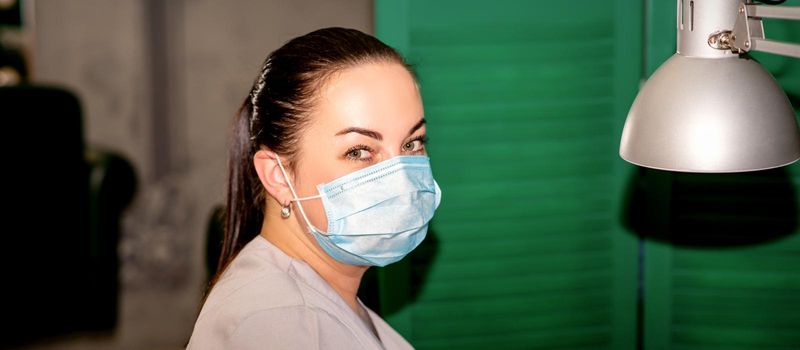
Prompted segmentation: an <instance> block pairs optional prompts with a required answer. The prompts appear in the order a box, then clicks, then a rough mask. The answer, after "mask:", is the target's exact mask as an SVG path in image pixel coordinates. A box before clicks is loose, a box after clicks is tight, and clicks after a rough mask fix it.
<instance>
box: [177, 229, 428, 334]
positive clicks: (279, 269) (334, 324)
mask: <svg viewBox="0 0 800 350" xmlns="http://www.w3.org/2000/svg"><path fill="white" fill-rule="evenodd" d="M365 309H367V312H368V313H369V316H370V318H371V319H372V323H373V324H374V325H375V329H376V331H377V332H378V336H379V337H380V339H378V338H377V337H375V335H374V333H373V332H372V331H371V330H370V329H369V327H368V326H367V325H366V324H365V323H364V321H362V320H361V319H360V318H359V317H358V316H357V315H356V313H355V311H353V309H351V308H350V307H349V306H348V305H347V303H345V301H344V300H343V299H342V298H341V297H340V296H339V294H337V293H336V291H335V290H334V289H333V288H331V286H330V285H328V283H327V282H325V280H323V279H322V277H320V276H319V275H318V274H317V273H316V271H314V270H313V269H312V268H311V267H310V266H308V264H306V263H305V262H302V261H300V260H296V259H293V258H291V257H289V256H288V255H286V254H285V253H284V252H283V251H282V250H280V249H278V248H277V247H275V246H274V245H272V243H270V242H269V241H267V240H266V239H264V238H263V237H261V236H257V237H256V238H255V239H253V240H252V241H250V243H248V244H247V245H246V246H245V247H244V248H243V249H242V251H241V252H240V253H239V255H238V256H237V257H236V258H235V259H234V260H233V262H232V263H231V265H230V266H229V267H228V269H227V270H226V271H225V272H224V273H223V274H222V276H221V277H220V279H219V281H218V282H217V284H216V285H215V286H214V288H213V289H212V290H211V293H210V294H209V296H208V299H207V300H206V302H205V304H204V305H203V309H202V310H201V311H200V316H199V317H198V318H197V322H196V323H195V325H194V331H193V332H192V337H191V339H190V340H189V345H188V347H187V349H191V350H200V349H237V350H248V349H386V350H392V349H413V348H412V347H411V345H410V344H408V342H406V341H405V339H403V337H402V336H401V335H400V334H398V333H397V332H395V330H394V329H392V328H391V327H390V326H389V325H388V324H387V323H386V322H384V321H383V320H382V319H381V318H380V317H379V316H378V315H377V314H375V313H374V312H372V310H370V309H368V308H366V307H365Z"/></svg>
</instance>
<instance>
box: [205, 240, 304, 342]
mask: <svg viewBox="0 0 800 350" xmlns="http://www.w3.org/2000/svg"><path fill="white" fill-rule="evenodd" d="M262 248H263V247H259V246H257V245H254V244H248V245H247V246H246V247H245V248H244V249H243V250H242V251H241V252H240V253H239V255H238V256H237V257H236V258H235V259H234V260H233V262H232V263H231V265H230V266H228V268H227V269H226V271H225V273H223V275H222V276H221V277H220V279H219V281H217V283H216V285H215V286H214V288H213V289H212V290H211V292H210V293H209V295H208V298H207V299H206V301H205V304H204V305H203V308H202V310H201V311H200V315H199V316H198V318H197V322H196V323H195V327H194V331H193V332H192V339H191V342H190V345H191V344H192V343H198V342H199V343H202V344H212V343H217V344H219V342H221V341H224V340H225V339H228V338H229V337H230V336H231V335H232V334H233V333H235V332H236V329H237V328H238V327H240V326H241V325H248V324H252V323H253V322H259V321H262V322H266V320H265V319H264V318H265V317H269V316H270V315H274V316H275V317H277V318H280V317H285V316H286V315H287V314H295V315H300V316H304V317H308V316H310V315H312V314H311V313H309V312H307V310H306V309H308V307H307V306H306V302H305V300H304V297H303V294H304V293H303V291H302V290H301V288H300V286H298V283H297V281H296V280H295V278H294V277H293V276H292V275H291V274H290V273H289V272H288V271H286V269H285V268H284V267H283V266H281V262H280V261H276V260H275V259H274V257H272V256H271V255H270V252H269V251H264V250H263V249H262ZM200 339H203V340H202V341H200ZM204 346H205V345H204ZM212 347H213V346H212Z"/></svg>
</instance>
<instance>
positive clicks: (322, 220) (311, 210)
mask: <svg viewBox="0 0 800 350" xmlns="http://www.w3.org/2000/svg"><path fill="white" fill-rule="evenodd" d="M301 204H302V205H303V210H305V212H306V215H307V216H308V220H309V221H311V224H312V225H314V227H316V228H318V229H320V230H322V231H323V232H328V219H327V218H326V216H325V208H324V207H323V205H322V200H319V199H311V200H307V201H303V202H301ZM295 214H297V215H295V218H296V219H297V220H298V222H299V223H300V227H306V222H305V220H303V217H302V214H300V210H299V209H296V210H295Z"/></svg>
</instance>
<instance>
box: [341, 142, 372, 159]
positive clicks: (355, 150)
mask: <svg viewBox="0 0 800 350" xmlns="http://www.w3.org/2000/svg"><path fill="white" fill-rule="evenodd" d="M344 157H345V158H347V159H348V160H355V161H370V160H372V149H371V148H369V147H368V146H365V145H358V146H354V147H351V148H350V149H348V150H347V152H345V154H344Z"/></svg>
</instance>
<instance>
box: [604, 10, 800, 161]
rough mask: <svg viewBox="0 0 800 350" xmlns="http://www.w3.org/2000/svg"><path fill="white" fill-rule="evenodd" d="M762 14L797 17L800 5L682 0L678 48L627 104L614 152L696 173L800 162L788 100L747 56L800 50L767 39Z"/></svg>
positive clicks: (797, 136)
mask: <svg viewBox="0 0 800 350" xmlns="http://www.w3.org/2000/svg"><path fill="white" fill-rule="evenodd" d="M762 18H782V19H800V7H772V6H765V5H753V4H751V3H744V2H743V1H742V0H678V20H677V22H678V23H677V27H678V34H677V37H678V43H677V44H678V45H677V46H678V50H677V53H676V54H674V55H673V56H672V57H671V58H670V59H669V60H667V61H666V62H665V63H664V64H663V65H661V67H659V68H658V70H656V72H655V73H654V74H653V76H652V77H651V78H650V79H649V80H648V81H647V82H646V83H645V85H644V86H643V87H642V89H641V90H640V92H639V94H638V96H636V100H635V101H634V102H633V105H632V106H631V109H630V111H629V112H628V117H627V119H626V121H625V127H624V129H623V131H622V140H621V142H620V151H619V153H620V156H621V157H622V158H623V159H625V160H626V161H628V162H630V163H633V164H637V165H640V166H644V167H649V168H655V169H662V170H671V171H681V172H698V173H728V172H743V171H755V170H762V169H769V168H775V167H780V166H784V165H788V164H791V163H793V162H794V161H796V160H797V159H798V158H800V133H799V132H798V128H797V122H796V120H795V113H794V110H793V109H792V106H791V104H790V103H789V99H788V98H787V97H786V94H784V92H783V90H782V89H781V88H780V86H779V85H778V83H777V82H776V81H775V79H774V78H773V77H772V76H771V75H770V74H769V73H768V72H767V71H766V70H765V69H764V68H763V67H761V65H760V64H759V63H758V62H756V61H755V60H753V59H752V58H750V57H749V56H748V55H746V52H747V51H750V50H759V51H766V52H772V53H776V54H781V55H787V56H794V57H800V46H798V45H793V44H787V43H782V42H775V41H769V40H765V39H764V30H763V27H762V23H761V19H762Z"/></svg>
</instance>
